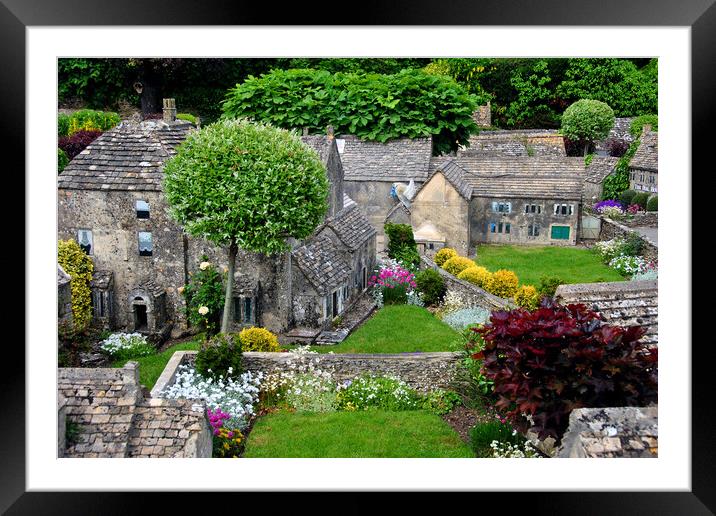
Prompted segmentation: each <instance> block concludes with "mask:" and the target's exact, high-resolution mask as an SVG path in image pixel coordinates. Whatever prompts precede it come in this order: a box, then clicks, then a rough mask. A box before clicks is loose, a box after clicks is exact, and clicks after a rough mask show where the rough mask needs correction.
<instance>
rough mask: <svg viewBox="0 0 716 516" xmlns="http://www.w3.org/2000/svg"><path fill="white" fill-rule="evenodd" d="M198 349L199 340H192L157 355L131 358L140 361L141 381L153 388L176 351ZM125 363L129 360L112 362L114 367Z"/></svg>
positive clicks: (148, 387)
mask: <svg viewBox="0 0 716 516" xmlns="http://www.w3.org/2000/svg"><path fill="white" fill-rule="evenodd" d="M198 349H199V340H192V341H189V342H182V343H180V344H176V345H175V346H172V347H170V348H167V349H166V350H165V351H162V352H161V353H157V354H156V355H149V356H146V357H139V358H132V359H130V360H134V361H136V362H139V382H140V383H141V384H142V385H145V386H146V387H147V389H150V390H151V389H152V387H154V384H155V383H156V382H157V379H158V378H159V376H160V375H161V374H162V371H164V367H165V366H166V365H167V362H169V359H170V358H171V357H172V355H173V354H174V352H175V351H187V350H194V351H196V350H198ZM125 363H127V360H117V361H116V362H114V363H113V364H112V367H122V366H124V364H125Z"/></svg>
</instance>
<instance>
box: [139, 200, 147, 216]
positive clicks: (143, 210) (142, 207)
mask: <svg viewBox="0 0 716 516" xmlns="http://www.w3.org/2000/svg"><path fill="white" fill-rule="evenodd" d="M136 209H137V218H138V219H148V218H149V203H148V202H147V201H142V200H138V201H137V204H136Z"/></svg>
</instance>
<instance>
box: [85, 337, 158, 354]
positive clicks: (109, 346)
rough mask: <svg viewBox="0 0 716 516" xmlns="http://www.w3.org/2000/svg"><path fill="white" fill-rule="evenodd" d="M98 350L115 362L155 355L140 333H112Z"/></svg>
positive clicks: (153, 348)
mask: <svg viewBox="0 0 716 516" xmlns="http://www.w3.org/2000/svg"><path fill="white" fill-rule="evenodd" d="M99 347H100V349H101V350H102V351H103V352H105V353H107V354H108V355H110V356H111V357H112V358H113V359H115V360H125V359H129V358H137V357H144V356H148V355H152V354H154V353H156V351H157V350H156V348H155V347H154V346H153V345H152V344H150V343H149V342H147V338H146V337H145V336H144V335H142V334H141V333H136V332H135V333H113V334H112V335H110V336H109V337H107V338H106V339H104V340H103V341H102V342H100V345H99Z"/></svg>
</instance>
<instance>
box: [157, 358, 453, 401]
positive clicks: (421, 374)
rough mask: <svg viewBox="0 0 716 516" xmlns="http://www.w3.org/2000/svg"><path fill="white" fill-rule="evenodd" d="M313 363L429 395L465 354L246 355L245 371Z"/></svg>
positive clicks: (344, 376) (339, 376) (169, 375)
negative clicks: (389, 378) (391, 380)
mask: <svg viewBox="0 0 716 516" xmlns="http://www.w3.org/2000/svg"><path fill="white" fill-rule="evenodd" d="M196 354H197V352H196V351H177V352H176V353H174V356H173V357H172V360H170V361H169V363H168V364H167V367H166V368H165V369H164V372H163V373H162V375H161V376H160V378H159V380H158V381H157V383H156V385H155V387H154V389H152V396H161V391H162V390H163V389H164V388H165V387H167V386H169V385H171V384H172V383H173V382H174V378H175V376H176V368H177V367H178V366H179V365H180V364H193V362H194V359H195V357H196ZM301 360H304V361H307V360H310V361H311V362H312V363H313V364H314V365H315V367H317V368H319V369H322V370H327V371H330V372H332V373H333V376H334V378H335V379H336V380H337V381H339V382H342V381H345V380H352V379H354V378H356V377H358V376H360V375H361V374H364V373H373V374H376V375H395V376H398V377H399V378H400V379H402V380H403V381H405V382H406V383H407V384H408V385H410V386H411V387H412V388H414V389H416V390H419V391H421V392H428V391H430V390H433V389H437V388H448V387H449V386H450V385H451V382H452V380H453V379H454V378H455V373H456V371H457V368H458V366H459V364H460V360H461V353H453V352H436V353H400V354H367V353H366V354H348V353H335V354H318V355H314V354H311V355H308V356H304V357H303V358H302V357H300V356H297V355H296V354H294V353H259V352H247V353H244V354H243V368H244V370H247V371H252V372H258V371H261V372H263V373H269V372H271V371H282V370H287V369H288V368H289V363H290V362H291V361H294V362H298V361H301Z"/></svg>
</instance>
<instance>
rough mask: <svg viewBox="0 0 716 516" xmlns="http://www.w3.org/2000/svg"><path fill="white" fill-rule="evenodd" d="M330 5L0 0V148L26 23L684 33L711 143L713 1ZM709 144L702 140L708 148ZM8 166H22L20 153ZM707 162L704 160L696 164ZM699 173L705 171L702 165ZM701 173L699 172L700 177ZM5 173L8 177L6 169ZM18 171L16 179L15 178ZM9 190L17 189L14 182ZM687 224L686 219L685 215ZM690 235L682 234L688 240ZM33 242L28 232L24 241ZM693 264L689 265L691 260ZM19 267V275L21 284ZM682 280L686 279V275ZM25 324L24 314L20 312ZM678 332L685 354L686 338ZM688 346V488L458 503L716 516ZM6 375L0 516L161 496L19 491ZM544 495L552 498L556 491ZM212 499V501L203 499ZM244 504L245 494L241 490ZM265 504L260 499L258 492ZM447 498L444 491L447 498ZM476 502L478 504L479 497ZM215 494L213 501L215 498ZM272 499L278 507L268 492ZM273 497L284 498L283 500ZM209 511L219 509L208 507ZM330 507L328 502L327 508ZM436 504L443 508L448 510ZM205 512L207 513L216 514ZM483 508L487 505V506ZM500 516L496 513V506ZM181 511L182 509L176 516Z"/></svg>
mask: <svg viewBox="0 0 716 516" xmlns="http://www.w3.org/2000/svg"><path fill="white" fill-rule="evenodd" d="M339 7H340V5H335V6H332V5H330V4H325V5H324V6H323V7H321V8H320V9H311V8H308V6H307V5H306V4H302V3H301V4H299V3H296V4H293V5H291V4H284V5H281V6H280V7H278V4H269V3H262V2H239V1H236V2H228V1H224V0H204V1H195V2H192V1H191V0H158V1H151V2H148V1H144V0H113V1H112V2H98V1H97V0H95V1H94V2H89V1H86V0H42V1H39V0H34V1H32V0H0V70H2V73H1V74H0V103H1V104H2V113H3V117H2V119H3V123H2V124H1V125H0V131H2V133H3V139H2V141H3V143H4V146H5V148H6V149H24V148H25V100H26V98H25V87H26V79H25V52H26V48H25V47H26V44H25V28H26V27H29V26H40V25H43V26H44V25H47V26H64V25H67V26H70V25H76V26H85V25H87V26H89V25H98V26H99V25H185V26H190V25H207V26H208V25H272V26H276V25H286V24H295V23H297V22H303V23H304V24H307V25H320V24H326V25H344V24H346V23H347V21H350V22H351V23H350V24H351V25H371V24H379V25H426V24H430V25H502V26H507V25H522V26H524V25H535V26H540V25H548V26H581V25H605V26H688V27H691V37H692V55H691V70H692V90H691V94H692V106H693V107H694V108H693V109H692V156H693V162H694V163H696V162H700V161H701V160H699V159H698V158H705V157H706V156H705V154H706V153H707V152H708V149H709V148H710V144H711V138H710V136H711V133H712V130H711V129H710V126H712V125H713V123H712V120H713V117H714V115H715V114H716V113H715V110H714V104H715V103H716V77H715V76H714V74H715V72H714V68H716V67H714V63H716V6H714V0H688V1H684V0H682V1H679V2H673V1H669V0H638V1H625V0H606V1H601V2H599V3H598V4H597V3H594V2H587V1H583V0H580V1H570V2H564V1H556V0H541V1H533V0H512V1H510V2H507V1H505V0H487V1H480V2H478V1H470V0H460V1H453V2H450V3H447V2H426V1H416V0H413V1H411V2H406V1H393V2H390V3H387V2H380V1H377V0H369V1H365V2H362V3H361V5H360V8H359V9H358V8H357V6H356V5H351V6H350V8H351V12H350V14H349V15H348V14H346V15H342V14H341V13H340V11H339ZM315 10H320V11H323V12H324V13H329V15H330V14H331V13H330V12H329V11H334V12H335V17H334V19H332V20H330V19H329V20H321V21H318V20H317V19H316V17H315V12H314V11H315ZM711 145H712V144H711ZM14 154H15V156H16V157H17V158H19V162H18V165H17V166H16V167H15V169H14V170H15V171H19V170H25V162H24V153H22V152H15V153H14ZM703 162H704V163H708V161H705V160H704V161H703ZM708 168H709V169H711V168H713V166H712V165H711V166H709V167H708ZM704 172H706V171H704ZM6 173H7V172H6ZM15 173H17V172H15ZM19 183H20V184H19V185H18V189H17V190H16V191H15V194H16V195H17V193H18V192H24V184H23V182H22V181H20V182H19ZM694 220H696V217H694ZM693 234H694V233H693V231H692V235H693ZM28 237H29V238H32V235H28ZM693 265H694V266H696V265H697V263H696V262H694V264H693ZM28 272H29V271H28V270H27V269H26V270H25V274H26V277H27V274H28ZM687 279H688V281H689V282H691V278H687ZM25 316H26V317H27V314H25ZM684 325H685V331H684V334H685V338H684V342H683V343H682V344H683V345H684V348H685V349H688V346H689V345H691V342H689V340H690V339H691V340H694V339H693V338H692V337H691V335H690V334H689V329H688V324H687V321H684ZM709 340H710V339H704V340H703V341H701V342H699V345H698V346H691V353H692V382H693V383H692V414H693V416H692V457H691V465H692V477H691V479H692V490H691V491H690V492H641V493H636V492H585V493H575V492H566V493H565V492H562V493H560V492H548V493H544V492H532V493H497V494H490V493H476V494H472V495H469V496H471V497H472V498H468V497H467V496H466V497H464V498H465V499H464V500H463V501H464V502H466V504H467V505H466V508H465V509H461V510H480V509H481V508H487V507H489V504H487V503H486V502H487V501H488V499H494V500H489V501H497V502H499V503H500V505H501V506H503V507H505V508H507V509H509V510H510V512H511V511H513V510H524V511H530V512H531V513H533V512H535V511H537V512H539V513H546V514H553V515H558V514H579V515H582V514H599V515H604V514H620V515H623V514H649V515H652V514H714V511H716V489H715V487H714V486H716V468H715V466H714V464H716V452H714V450H715V449H716V447H714V446H713V444H712V434H713V431H712V429H713V428H714V426H713V425H714V417H713V416H714V403H713V401H712V400H711V396H710V395H711V393H712V392H713V387H712V384H711V382H710V381H709V379H710V377H711V376H712V373H711V371H710V370H709V369H711V367H710V366H711V362H710V361H709V360H708V358H709V357H708V351H707V350H708V342H709ZM14 364H15V365H16V367H13V368H6V369H5V371H4V373H3V385H2V389H0V407H2V410H1V411H0V418H2V436H3V438H2V439H1V440H0V457H1V458H2V459H1V460H2V467H1V469H0V510H3V511H7V514H100V513H101V514H126V513H128V512H129V511H130V510H132V511H133V510H136V508H138V507H148V504H147V502H150V503H151V500H152V499H156V498H158V497H159V496H160V495H158V494H157V495H155V494H149V493H146V494H143V495H142V496H141V501H138V500H137V497H134V496H131V494H130V493H96V492H94V493H82V494H80V493H67V492H63V493H59V492H52V493H50V492H43V493H40V492H31V493H28V492H26V489H25V447H26V445H27V443H26V442H25V426H24V424H23V421H24V415H25V374H24V373H25V368H24V367H23V365H24V354H23V353H20V354H19V359H16V361H15V362H14ZM558 490H559V488H555V490H554V491H558ZM305 494H306V493H293V494H292V495H291V496H290V499H288V500H287V501H288V503H290V505H292V506H299V505H301V503H302V502H301V500H303V499H304V498H305V497H304V495H305ZM194 496H195V495H193V494H188V493H173V494H172V495H171V496H170V497H169V496H163V495H162V500H161V503H162V504H163V511H165V512H168V511H171V510H175V509H177V508H182V507H186V504H187V502H188V501H189V498H193V497H194ZM212 496H214V495H212ZM239 496H242V497H243V500H244V502H243V503H246V500H247V499H248V497H247V495H246V494H241V495H239ZM263 496H264V497H268V496H269V495H267V494H264V495H263ZM450 496H453V495H450ZM478 497H479V498H478ZM224 498H225V497H223V496H222V497H220V498H218V499H217V500H224ZM270 498H271V500H272V503H275V501H277V500H278V501H281V498H280V497H276V494H271V495H270ZM404 498H405V502H401V503H405V504H406V505H403V506H402V508H401V512H405V511H407V510H408V505H413V504H419V505H423V504H424V503H425V502H424V500H423V498H424V494H421V493H413V494H411V495H410V497H404ZM284 500H286V499H285V498H284ZM219 503H220V504H221V503H222V502H219ZM335 503H336V502H330V503H329V502H327V501H326V505H333V504H335ZM454 503H455V502H453V501H452V499H451V501H450V502H449V504H448V503H445V501H444V499H443V502H442V503H441V504H440V505H442V506H443V509H445V508H448V510H451V509H450V508H449V507H450V506H453V507H455V508H456V509H455V510H457V505H453V504H454ZM340 505H341V507H342V508H344V510H343V511H342V512H345V511H349V510H350V511H351V512H356V511H357V512H366V511H367V510H373V509H374V506H373V505H372V503H371V502H369V501H367V499H366V497H365V496H364V495H359V494H357V493H353V494H346V495H344V496H342V497H341V502H340ZM215 508H216V507H215ZM493 510H494V509H493ZM498 510H499V509H498ZM182 512H184V511H182Z"/></svg>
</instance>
